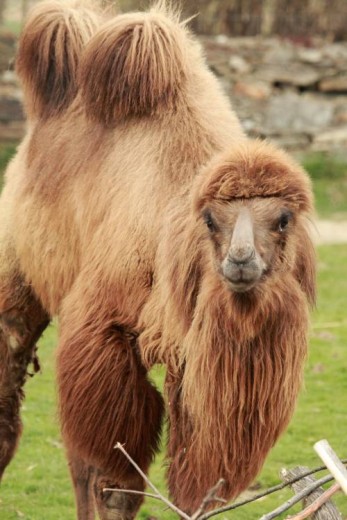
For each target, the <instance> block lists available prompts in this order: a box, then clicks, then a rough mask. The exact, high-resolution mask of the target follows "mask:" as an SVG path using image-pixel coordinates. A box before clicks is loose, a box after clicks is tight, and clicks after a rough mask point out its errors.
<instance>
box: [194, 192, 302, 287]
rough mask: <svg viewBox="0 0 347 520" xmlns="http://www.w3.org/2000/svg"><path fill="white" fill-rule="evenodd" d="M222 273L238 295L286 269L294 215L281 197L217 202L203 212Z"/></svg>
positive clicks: (214, 253)
mask: <svg viewBox="0 0 347 520" xmlns="http://www.w3.org/2000/svg"><path fill="white" fill-rule="evenodd" d="M202 217H203V220H204V224H205V226H206V227H207V229H208V234H209V240H210V242H211V245H212V249H213V256H214V260H215V265H216V268H217V271H218V273H219V274H220V275H221V276H222V277H223V279H224V280H225V281H226V282H227V284H228V286H229V288H230V289H231V290H233V291H235V292H245V291H248V290H250V289H252V288H253V287H255V286H256V285H257V284H259V283H263V282H264V281H265V280H266V278H267V277H268V276H271V273H272V272H274V271H276V270H278V269H279V266H282V267H283V266H285V265H286V262H285V261H284V259H285V257H286V255H285V250H286V246H287V242H288V239H289V236H290V235H291V234H293V233H294V229H295V218H294V212H293V210H291V209H290V208H289V207H288V205H287V204H285V203H284V202H283V201H282V200H281V199H280V198H277V197H268V198H261V197H256V198H253V199H239V200H235V201H232V202H221V201H219V202H213V203H212V204H210V205H209V206H208V207H205V208H204V210H203V212H202Z"/></svg>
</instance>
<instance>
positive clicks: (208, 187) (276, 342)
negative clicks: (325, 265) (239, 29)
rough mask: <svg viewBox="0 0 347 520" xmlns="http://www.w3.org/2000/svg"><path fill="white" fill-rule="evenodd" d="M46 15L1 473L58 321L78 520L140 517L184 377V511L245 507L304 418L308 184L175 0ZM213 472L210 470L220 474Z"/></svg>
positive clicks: (3, 241) (29, 45)
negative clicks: (34, 364)
mask: <svg viewBox="0 0 347 520" xmlns="http://www.w3.org/2000/svg"><path fill="white" fill-rule="evenodd" d="M80 4H81V3H80V2H78V1H74V2H70V3H69V4H68V5H67V4H66V3H62V2H57V1H48V2H42V3H40V4H39V5H38V6H37V7H35V8H34V10H33V11H32V13H31V15H30V16H29V19H28V21H27V24H26V26H25V28H24V30H23V34H22V36H21V39H20V44H19V50H18V57H17V62H16V68H17V72H18V74H19V76H20V78H21V81H22V84H23V89H24V96H25V107H26V111H27V115H28V131H27V135H26V137H25V139H24V140H23V142H22V144H21V145H20V146H19V148H18V152H17V155H16V157H15V158H14V159H13V161H12V162H11V163H10V165H9V167H8V170H7V173H6V185H5V188H4V191H3V193H2V196H1V215H0V225H1V228H0V246H1V247H0V259H1V264H0V317H1V318H0V319H1V322H0V324H1V328H0V356H1V357H0V359H1V372H0V472H1V474H2V472H3V470H4V469H5V467H6V465H7V464H8V463H9V461H10V460H11V458H12V456H13V454H14V451H15V448H16V446H17V442H18V438H19V436H20V430H21V426H20V418H19V409H20V402H21V399H22V396H23V391H22V387H23V384H24V382H25V378H26V371H27V365H28V363H29V362H30V361H32V360H34V361H35V359H36V350H35V342H36V340H37V339H38V337H39V336H40V334H41V333H42V331H43V329H44V328H45V326H46V325H47V323H48V320H49V319H50V317H52V316H58V317H59V346H58V355H57V374H58V391H59V403H60V404H59V410H60V417H61V423H62V433H63V438H64V442H65V445H66V449H67V453H68V458H69V460H70V468H71V474H72V479H73V483H74V486H75V491H76V500H77V510H78V518H79V519H80V520H82V519H83V520H91V519H93V518H94V509H95V507H96V508H97V510H98V513H99V515H100V518H101V519H103V520H111V519H126V520H130V519H132V518H134V517H135V515H136V512H137V510H138V507H139V506H140V504H141V501H142V497H141V496H137V497H134V496H132V495H128V494H126V493H121V492H117V493H112V492H107V493H105V492H103V488H104V487H110V486H117V487H120V488H122V487H123V488H129V487H132V488H134V489H137V490H143V487H144V482H143V480H142V478H141V477H140V476H139V475H138V474H137V473H136V471H135V470H134V468H133V467H132V466H131V465H130V464H129V463H128V462H127V460H126V459H125V458H124V456H123V455H122V454H121V453H119V452H118V451H116V450H114V449H113V448H114V445H115V444H116V442H121V443H124V444H125V447H126V449H127V451H128V453H129V454H130V455H131V456H132V457H133V458H134V459H135V460H136V462H137V463H138V464H139V465H140V466H141V468H142V469H143V470H144V471H147V470H148V467H149V464H150V462H151V460H152V458H153V455H154V453H155V451H156V449H157V447H158V440H159V436H160V430H161V423H162V415H163V409H164V404H163V398H162V397H161V395H160V393H159V392H158V390H157V389H156V388H155V387H154V385H153V384H152V383H151V381H150V380H149V378H148V373H147V371H148V369H149V368H150V367H151V366H152V365H153V364H154V363H162V364H164V365H166V367H167V379H166V385H165V386H166V396H167V399H166V400H167V408H168V413H169V446H168V458H169V462H170V466H169V471H168V480H169V488H170V493H171V496H172V497H173V499H174V500H175V502H176V504H177V505H179V506H180V507H181V508H183V509H184V510H185V511H187V512H192V511H193V510H195V509H196V508H197V506H198V505H199V503H200V502H201V500H202V498H203V497H204V495H205V494H206V492H207V490H208V489H209V488H210V487H211V486H212V485H214V484H215V483H216V481H217V480H218V479H219V478H220V477H223V478H224V479H225V481H226V484H225V486H224V489H223V491H222V494H223V496H224V497H226V498H228V499H229V498H233V497H235V496H236V495H237V494H238V493H240V492H241V491H242V490H243V489H245V488H246V487H247V486H248V485H249V484H250V483H251V481H252V480H253V479H254V478H255V476H256V475H257V473H258V472H259V470H260V468H261V466H262V464H263V462H264V459H265V457H266V455H267V453H268V451H269V449H270V448H271V447H272V446H273V444H274V443H275V441H276V439H277V438H278V436H279V435H280V433H281V432H282V431H283V430H284V428H285V427H286V425H287V424H288V422H289V420H290V418H291V416H292V413H293V408H294V405H295V401H296V397H297V394H298V391H299V388H300V382H301V378H302V367H303V361H304V359H305V354H306V349H307V325H308V307H309V305H310V304H311V303H312V302H313V301H314V298H315V258H314V252H313V248H312V245H311V241H310V238H309V235H308V232H307V230H306V222H307V217H308V216H309V215H310V213H311V212H312V194H311V186H310V182H309V179H308V177H307V175H306V174H305V172H304V171H303V170H302V169H301V168H300V166H299V165H298V164H296V163H295V162H294V161H293V160H292V159H291V158H290V157H288V155H286V154H285V153H284V152H282V151H280V150H278V149H276V148H275V147H274V146H272V145H270V144H268V143H262V142H252V141H249V140H248V139H247V138H246V137H245V135H244V133H243V131H242V129H241V126H240V124H239V122H238V120H237V118H236V116H235V114H234V113H233V111H232V109H231V107H230V104H229V102H228V100H227V99H226V97H225V95H224V94H223V93H222V90H221V87H220V85H219V84H218V81H217V80H216V78H215V77H214V76H213V74H212V73H211V72H210V71H209V70H208V67H207V65H206V62H205V59H204V57H203V54H202V50H201V47H200V45H199V43H198V41H197V40H196V38H194V36H193V35H192V34H191V33H190V31H189V30H188V28H187V27H186V24H184V23H180V22H179V18H178V16H177V15H176V14H175V13H173V12H172V11H170V10H169V9H168V8H166V7H165V5H164V4H163V3H162V2H161V3H160V5H157V6H156V7H154V8H152V9H151V10H150V11H149V12H146V13H132V14H124V15H117V16H115V17H113V18H112V19H106V17H104V16H103V15H102V14H100V13H98V12H97V11H95V10H93V9H91V7H88V8H86V7H83V6H82V5H80ZM206 468H208V471H206Z"/></svg>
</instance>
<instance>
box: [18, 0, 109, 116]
mask: <svg viewBox="0 0 347 520" xmlns="http://www.w3.org/2000/svg"><path fill="white" fill-rule="evenodd" d="M90 7H91V8H89V7H88V2H86V1H84V2H83V0H66V1H56V0H51V1H49V0H48V1H45V2H40V3H38V4H37V5H36V6H34V8H33V9H32V10H31V11H30V14H29V17H28V19H27V22H26V24H25V26H24V29H23V31H22V34H21V37H20V40H19V48H18V53H17V57H16V71H17V73H18V75H19V77H20V79H21V81H22V86H23V89H24V100H25V106H26V111H27V115H28V117H29V118H31V119H34V118H47V117H52V116H54V115H57V114H59V113H60V112H62V111H63V110H64V109H66V108H67V106H69V105H70V103H71V102H72V100H73V99H74V98H75V96H76V93H77V69H78V65H79V60H80V57H81V53H82V50H83V48H84V47H85V45H86V43H87V42H88V40H89V39H90V37H91V36H92V34H93V33H94V32H95V30H96V28H97V27H98V25H99V24H100V22H101V19H102V16H101V12H98V11H97V10H96V6H93V5H92V3H91V2H90Z"/></svg>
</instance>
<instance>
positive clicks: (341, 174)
mask: <svg viewBox="0 0 347 520" xmlns="http://www.w3.org/2000/svg"><path fill="white" fill-rule="evenodd" d="M13 150H14V146H11V147H8V146H6V147H1V146H0V171H1V170H2V169H3V168H4V165H5V163H6V162H7V161H8V159H9V158H10V156H11V155H12V153H13ZM330 161H331V159H328V158H327V157H325V156H320V157H318V158H317V156H314V157H309V158H308V159H307V160H306V162H305V166H306V168H307V169H308V170H309V171H310V173H311V175H312V177H313V181H314V187H315V193H316V196H317V203H318V204H317V205H318V210H319V214H320V215H322V216H331V215H332V212H333V211H336V210H338V211H339V212H340V214H341V213H342V214H344V213H345V212H346V214H347V207H346V206H347V197H345V199H344V200H342V199H343V197H342V199H341V200H340V201H339V197H340V194H341V193H344V192H343V189H344V186H345V185H346V182H347V181H346V176H345V171H346V167H345V165H344V163H341V164H340V163H339V165H338V166H337V165H336V161H335V160H334V161H332V163H331V162H330ZM327 173H328V174H329V176H328V177H327ZM0 181H1V175H0ZM0 184H1V183H0ZM346 295H347V247H346V246H325V247H321V248H320V249H319V298H318V306H317V309H316V311H315V312H314V313H313V327H312V333H311V347H310V355H309V358H308V360H307V364H306V372H305V389H304V390H303V391H302V393H301V396H300V399H299V402H298V407H297V410H296V413H295V416H294V418H293V420H292V422H291V424H290V426H289V428H288V430H287V432H286V433H285V435H283V437H282V438H281V440H280V441H279V442H278V443H277V445H276V446H275V448H274V449H273V450H272V452H271V453H270V455H269V457H268V459H267V461H266V464H265V466H264V469H263V471H262V473H261V474H260V475H259V477H258V479H257V482H258V483H259V485H260V487H261V489H266V488H267V487H269V486H271V485H273V484H275V483H277V482H279V480H280V479H279V471H280V469H281V468H282V467H287V468H290V467H293V466H295V465H297V464H302V465H307V466H311V467H314V466H317V465H320V461H319V460H318V457H317V456H316V455H315V453H314V451H313V448H312V446H313V444H314V443H315V442H316V441H317V440H319V439H322V438H326V439H328V440H329V442H330V443H331V445H332V446H333V448H334V449H335V450H336V452H337V453H338V455H340V456H341V457H347V438H346V419H345V410H346V407H347V355H346V348H347V318H346V308H347V296H346ZM56 342H57V332H56V328H55V326H51V327H50V328H49V329H48V330H47V331H46V332H45V334H44V337H43V338H42V340H41V342H40V358H41V364H42V374H38V375H37V376H35V377H34V378H33V379H30V380H29V381H28V383H27V386H26V393H27V399H26V401H25V405H24V407H23V422H24V434H23V437H22V441H21V444H20V447H19V450H18V453H17V456H16V458H15V459H14V460H13V462H12V463H11V465H10V467H9V468H8V470H7V472H6V474H5V477H4V480H3V483H2V486H1V488H0V518H1V520H15V519H18V518H23V519H25V520H41V519H43V518H44V519H45V520H73V519H74V518H75V510H74V500H73V494H72V488H71V485H70V479H69V474H68V469H67V465H66V461H65V456H64V449H63V446H62V443H61V438H60V434H59V427H58V423H57V419H56V405H55V385H54V348H55V345H56ZM163 377H164V371H163V370H162V369H156V370H155V372H154V373H153V378H154V379H155V380H156V382H157V384H158V385H159V386H161V385H162V380H163ZM206 471H208V468H206ZM164 475H165V461H164V455H163V452H162V453H160V454H159V455H158V457H157V459H156V461H155V463H154V464H153V466H152V468H151V479H152V480H153V482H154V483H155V484H156V485H157V486H158V487H159V488H160V489H161V490H162V491H164V492H166V490H165V479H164ZM290 496H292V494H291V492H288V491H281V492H279V493H277V494H276V495H274V496H270V497H268V498H265V499H263V500H262V501H259V502H257V503H256V504H252V505H249V506H246V507H243V508H242V509H241V510H239V511H237V512H235V513H232V512H230V513H228V514H224V515H221V516H220V517H219V518H221V519H222V518H228V519H229V518H230V519H232V518H235V519H237V520H258V519H259V518H260V517H261V515H262V514H264V513H265V512H268V511H270V510H272V509H273V508H275V507H276V506H277V505H279V504H280V503H283V502H284V501H285V500H286V499H287V498H288V497H290ZM337 503H338V505H339V508H340V509H341V511H342V513H343V515H344V517H347V504H346V500H345V498H343V497H340V498H338V499H337ZM148 516H155V517H157V518H160V519H161V520H173V519H175V518H177V517H176V515H174V514H173V513H171V512H170V511H164V506H162V505H161V504H160V503H157V502H155V501H151V500H148V501H146V504H145V505H144V506H143V508H142V510H141V512H140V514H139V518H141V519H143V520H144V519H145V518H147V517H148Z"/></svg>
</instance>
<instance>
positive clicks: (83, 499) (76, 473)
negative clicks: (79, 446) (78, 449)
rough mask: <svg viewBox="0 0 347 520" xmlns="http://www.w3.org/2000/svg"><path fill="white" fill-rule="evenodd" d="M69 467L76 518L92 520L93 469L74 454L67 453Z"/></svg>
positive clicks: (93, 510) (93, 511) (93, 514)
mask: <svg viewBox="0 0 347 520" xmlns="http://www.w3.org/2000/svg"><path fill="white" fill-rule="evenodd" d="M69 467H70V473H71V479H72V483H73V487H74V491H75V500H76V509H77V520H94V518H95V504H94V497H93V483H94V480H95V470H94V468H93V467H92V466H89V465H88V464H86V463H85V462H84V461H83V460H82V459H80V458H78V457H75V456H74V455H69Z"/></svg>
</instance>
